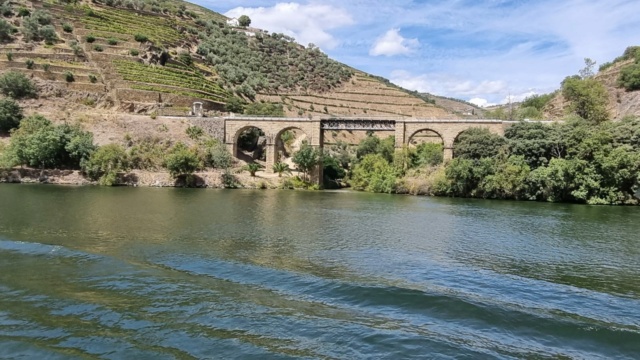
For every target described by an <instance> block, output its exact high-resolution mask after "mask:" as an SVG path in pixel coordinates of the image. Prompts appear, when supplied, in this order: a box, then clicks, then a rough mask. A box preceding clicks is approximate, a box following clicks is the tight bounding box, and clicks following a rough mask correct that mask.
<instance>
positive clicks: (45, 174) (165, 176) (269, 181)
mask: <svg viewBox="0 0 640 360" xmlns="http://www.w3.org/2000/svg"><path fill="white" fill-rule="evenodd" d="M231 176H232V178H231V179H229V180H227V181H226V182H225V179H224V172H223V171H216V170H212V171H203V172H196V173H194V174H193V178H194V182H193V187H197V188H218V189H220V188H229V187H234V188H246V189H281V188H286V187H288V182H290V181H291V177H285V176H283V177H278V175H277V174H269V173H266V172H257V173H256V176H255V177H252V176H250V175H249V174H247V173H243V172H238V173H233V174H232V175H231ZM0 183H15V184H20V183H23V184H36V183H39V184H56V185H76V186H87V185H98V182H97V181H91V180H89V179H87V178H86V177H84V176H83V175H82V172H81V171H79V170H59V169H45V170H40V169H32V168H16V169H10V170H0ZM115 185H116V186H133V187H135V186H143V187H184V185H185V184H184V178H177V179H176V178H173V177H172V176H171V175H170V174H169V172H166V171H158V172H153V171H143V170H133V171H130V172H127V173H124V174H120V175H119V176H118V178H117V181H116V184H115Z"/></svg>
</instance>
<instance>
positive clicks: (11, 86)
mask: <svg viewBox="0 0 640 360" xmlns="http://www.w3.org/2000/svg"><path fill="white" fill-rule="evenodd" d="M0 93H2V94H4V95H6V96H9V97H12V98H14V99H20V98H25V97H35V96H36V94H37V89H36V86H35V85H34V84H33V82H31V80H29V79H28V78H27V77H26V76H25V75H24V74H22V73H19V72H17V71H9V72H6V73H4V74H3V75H2V76H0Z"/></svg>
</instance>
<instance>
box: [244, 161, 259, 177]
mask: <svg viewBox="0 0 640 360" xmlns="http://www.w3.org/2000/svg"><path fill="white" fill-rule="evenodd" d="M261 167H262V166H260V164H258V163H250V164H247V165H246V166H245V167H244V170H246V171H248V172H249V175H251V176H252V177H253V176H256V172H257V171H258V170H260V168H261Z"/></svg>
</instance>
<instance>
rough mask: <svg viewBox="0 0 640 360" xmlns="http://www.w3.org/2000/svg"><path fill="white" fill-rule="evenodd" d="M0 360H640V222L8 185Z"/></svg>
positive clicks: (406, 199)
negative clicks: (212, 359)
mask: <svg viewBox="0 0 640 360" xmlns="http://www.w3.org/2000/svg"><path fill="white" fill-rule="evenodd" d="M0 358H2V359H7V358H8V359H12V358H29V359H76V358H77V359H84V358H103V359H123V358H126V359H153V360H159V359H192V358H197V359H202V358H224V359H226V358H259V359H292V358H322V359H372V358H375V359H401V358H429V359H431V358H444V359H450V358H456V359H458V358H460V359H485V358H486V359H495V358H498V359H503V358H506V359H509V358H554V359H558V358H576V359H587V358H588V359H598V358H602V359H634V358H635V359H637V358H640V208H638V207H594V206H581V205H562V204H560V205H559V204H546V203H530V202H506V201H483V200H468V199H446V198H425V197H410V196H393V195H379V194H367V193H355V192H328V191H325V192H304V191H260V190H246V191H245V190H195V189H152V188H108V187H63V186H42V185H8V184H5V185H0Z"/></svg>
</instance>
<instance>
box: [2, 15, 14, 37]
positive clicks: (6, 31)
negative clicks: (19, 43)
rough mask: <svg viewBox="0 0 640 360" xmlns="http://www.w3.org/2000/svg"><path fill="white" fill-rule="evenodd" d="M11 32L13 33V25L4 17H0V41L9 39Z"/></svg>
mask: <svg viewBox="0 0 640 360" xmlns="http://www.w3.org/2000/svg"><path fill="white" fill-rule="evenodd" d="M11 34H13V26H12V25H11V24H10V23H9V22H8V21H6V20H5V19H0V41H7V40H10V39H11Z"/></svg>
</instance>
